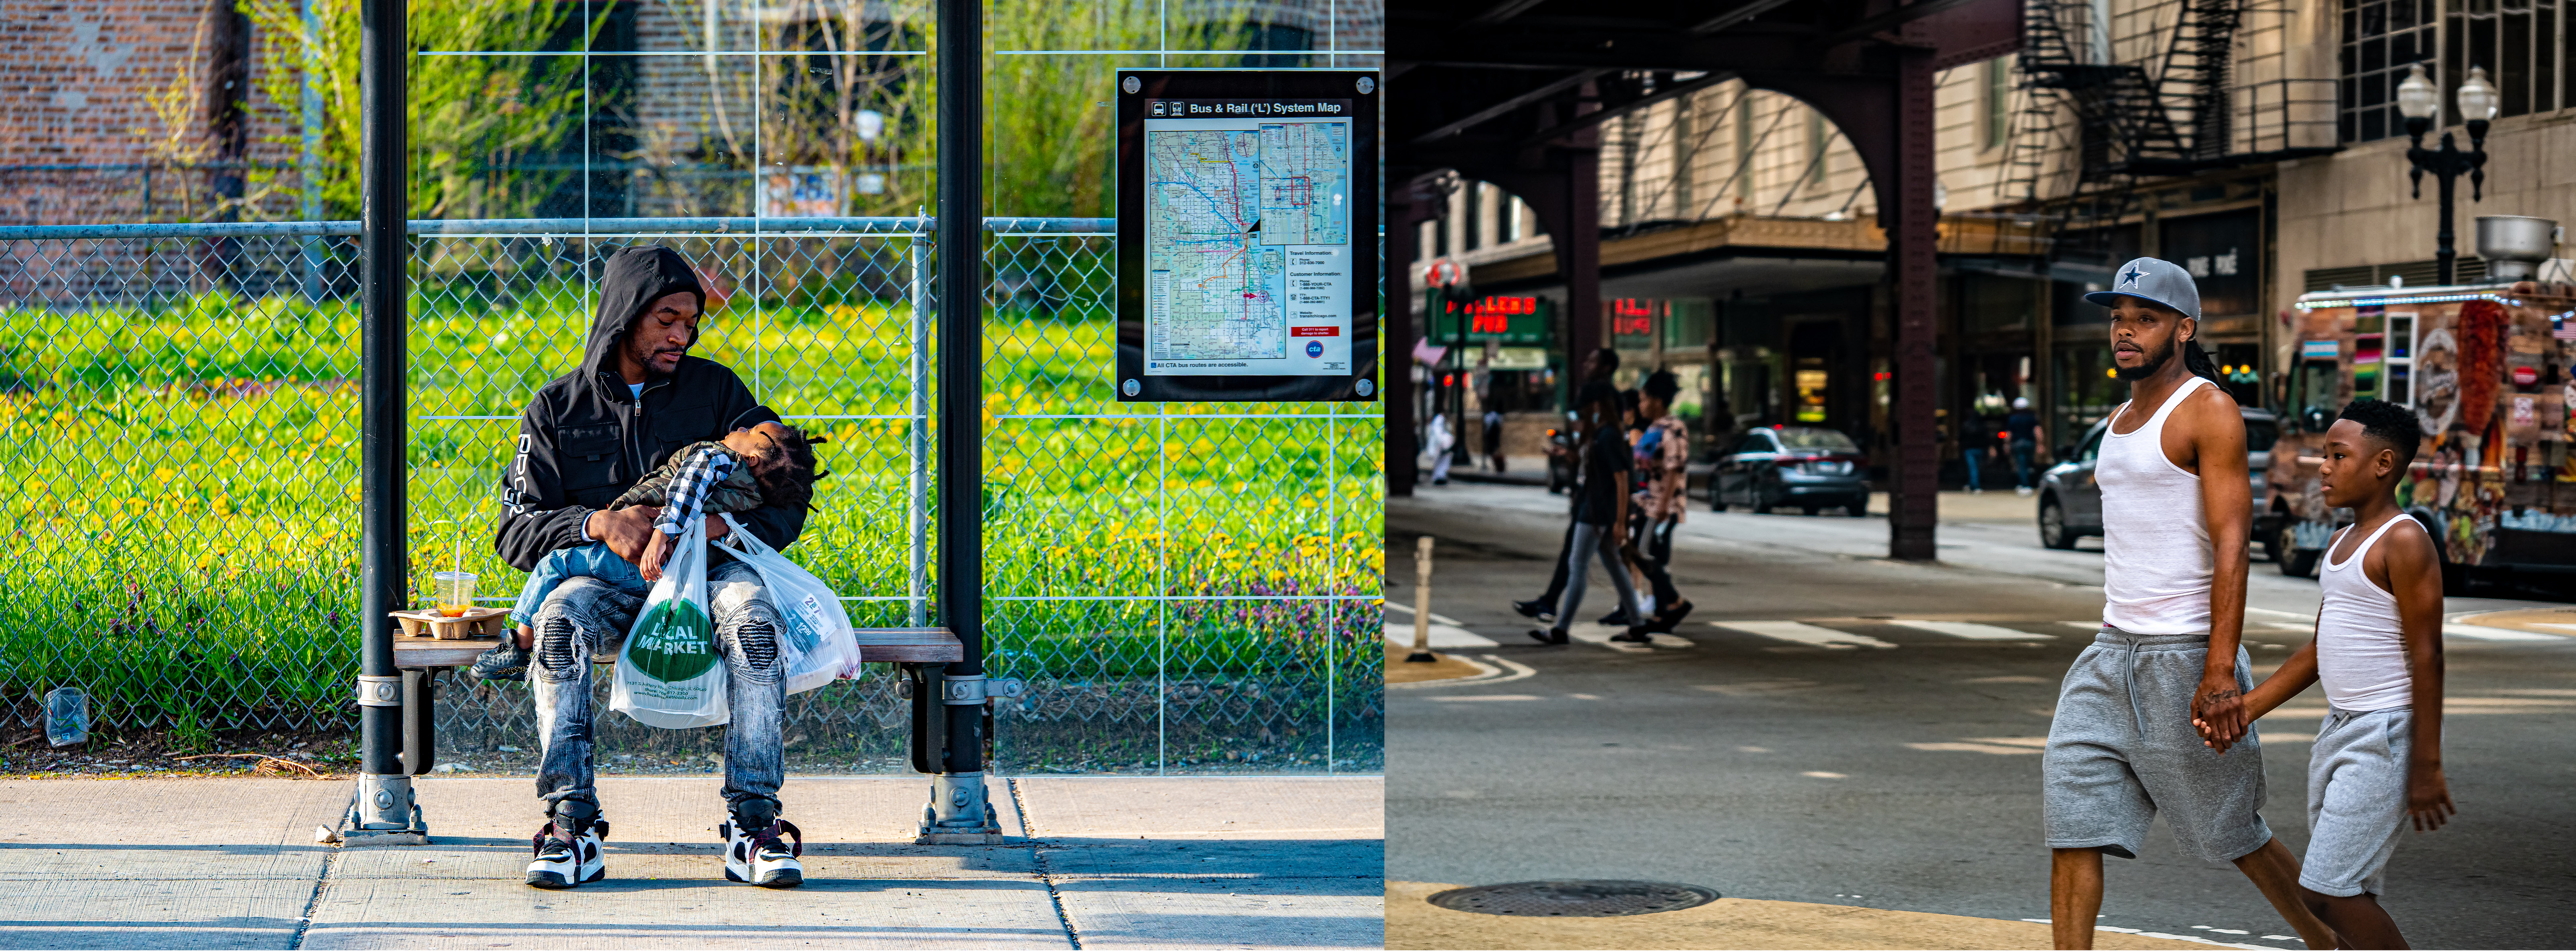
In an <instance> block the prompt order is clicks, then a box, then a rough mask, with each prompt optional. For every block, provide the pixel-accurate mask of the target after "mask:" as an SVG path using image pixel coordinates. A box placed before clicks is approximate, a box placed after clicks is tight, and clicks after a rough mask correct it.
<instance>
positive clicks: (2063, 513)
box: [2039, 406, 2281, 557]
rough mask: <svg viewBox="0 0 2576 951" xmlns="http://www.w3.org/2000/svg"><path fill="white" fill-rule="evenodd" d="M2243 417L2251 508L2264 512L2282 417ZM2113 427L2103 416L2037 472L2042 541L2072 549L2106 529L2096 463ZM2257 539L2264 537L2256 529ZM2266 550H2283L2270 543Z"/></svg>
mask: <svg viewBox="0 0 2576 951" xmlns="http://www.w3.org/2000/svg"><path fill="white" fill-rule="evenodd" d="M2237 412H2238V413H2239V414H2240V415H2242V416H2244V417H2245V469H2246V473H2247V481H2248V483H2250V486H2251V488H2252V490H2253V508H2252V511H2254V512H2255V513H2256V514H2258V515H2259V514H2260V513H2261V511H2262V500H2263V474H2264V472H2265V471H2266V470H2268V469H2270V468H2271V465H2272V444H2273V443H2274V442H2276V441H2278V440H2279V439H2280V438H2281V425H2280V421H2279V420H2278V419H2276V418H2274V417H2273V415H2272V413H2271V411H2269V410H2260V409H2253V408H2250V407H2243V406H2240V407H2237ZM2110 428H2111V418H2110V417H2108V416H2105V417H2103V418H2102V421H2101V422H2097V423H2094V424H2093V428H2091V429H2088V430H2085V432H2084V438H2083V440H2082V441H2079V442H2077V443H2076V444H2074V445H2072V446H2061V447H2058V449H2057V464H2056V465H2054V466H2050V467H2049V468H2048V471H2047V472H2045V473H2042V474H2041V475H2040V477H2039V543H2040V544H2042V545H2046V546H2048V547H2050V548H2073V547H2075V542H2076V540H2077V539H2080V538H2083V537H2084V536H2086V535H2096V536H2098V535H2100V534H2102V486H2101V484H2100V483H2097V482H2095V481H2093V464H2094V462H2095V461H2096V457H2098V456H2100V455H2101V454H2102V435H2103V434H2104V433H2105V432H2108V431H2109V430H2110ZM2254 537H2256V538H2262V537H2264V536H2263V534H2262V533H2261V532H2259V531H2258V532H2256V533H2255V536H2254ZM2264 548H2265V551H2264V554H2265V555H2266V556H2267V557H2277V556H2278V554H2279V552H2277V551H2274V550H2273V546H2272V545H2270V544H2268V543H2267V544H2266V545H2265V546H2264Z"/></svg>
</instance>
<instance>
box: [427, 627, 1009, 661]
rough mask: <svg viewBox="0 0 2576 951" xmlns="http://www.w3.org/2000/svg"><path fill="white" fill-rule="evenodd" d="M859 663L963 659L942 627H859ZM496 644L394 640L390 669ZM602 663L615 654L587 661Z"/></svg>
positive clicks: (469, 657) (467, 656)
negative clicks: (392, 662)
mask: <svg viewBox="0 0 2576 951" xmlns="http://www.w3.org/2000/svg"><path fill="white" fill-rule="evenodd" d="M858 635H859V660H860V662H862V663H869V664H949V663H955V662H957V661H961V660H965V659H966V649H965V648H964V647H963V646H960V645H959V644H958V643H957V635H955V634H952V633H949V631H948V629H947V628H944V627H863V628H859V629H858ZM498 643H500V642H499V641H497V640H494V639H491V638H477V639H473V640H460V641H442V640H436V639H432V638H427V637H396V638H394V666H395V667H398V668H401V669H403V670H436V669H438V668H441V667H466V666H470V665H472V664H473V663H474V658H475V656H476V655H479V654H481V653H483V652H484V651H487V650H491V649H492V646H493V645H495V644H498ZM591 660H592V661H594V662H596V663H602V664H611V663H616V662H617V655H615V654H608V655H603V656H599V657H593V658H591Z"/></svg>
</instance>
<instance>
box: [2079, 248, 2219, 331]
mask: <svg viewBox="0 0 2576 951" xmlns="http://www.w3.org/2000/svg"><path fill="white" fill-rule="evenodd" d="M2122 297H2135V298H2138V299H2139V300H2144V301H2148V302H2151V303H2157V304H2162V305H2164V306H2166V307H2171V308H2173V309H2175V310H2178V311H2181V312H2182V315H2183V316H2185V317H2189V318H2192V319H2194V320H2198V319H2200V285H2198V284H2195V283H2193V282H2192V279H2191V272H2189V271H2185V270H2183V269H2182V265H2179V264H2175V263H2173V262H2171V261H2163V260H2158V259H2156V258H2138V259H2135V260H2132V261H2130V262H2129V263H2127V264H2123V265H2120V269H2119V270H2117V271H2114V272H2112V273H2111V289H2110V290H2107V291H2094V292H2092V293H2090V294H2086V295H2084V299H2085V300H2088V301H2091V302H2093V303H2096V304H2100V305H2102V306H2104V307H2109V306H2111V305H2113V304H2117V303H2119V302H2120V298H2122Z"/></svg>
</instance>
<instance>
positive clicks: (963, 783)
mask: <svg viewBox="0 0 2576 951" xmlns="http://www.w3.org/2000/svg"><path fill="white" fill-rule="evenodd" d="M983 51H984V6H983V0H939V49H938V54H937V55H938V57H939V63H938V78H939V91H938V95H939V225H938V248H939V614H940V619H941V620H942V622H944V623H945V624H946V626H947V627H948V629H949V630H950V631H953V632H955V633H956V635H957V641H958V643H959V644H960V645H962V646H963V647H964V648H965V657H964V659H962V660H960V661H958V662H957V663H953V664H950V665H948V671H947V674H946V675H945V676H944V677H942V678H941V679H940V683H939V688H940V689H939V704H940V708H939V709H938V710H937V711H935V712H934V713H933V716H940V715H944V718H945V729H942V730H940V731H938V732H939V734H940V737H941V739H943V740H944V741H945V742H944V744H943V749H942V750H941V751H940V756H939V763H938V765H939V772H938V773H937V774H936V775H935V776H934V777H933V779H932V780H931V786H930V806H929V808H928V809H926V810H924V813H923V816H922V822H921V832H920V835H919V836H918V837H917V838H916V841H918V842H922V843H937V844H968V843H978V844H991V845H1000V844H1001V843H1002V829H1001V826H1000V824H999V823H998V822H997V821H996V819H995V817H994V812H993V807H992V804H991V803H989V802H987V801H986V799H985V793H984V715H985V709H986V707H985V699H984V594H983V583H984V505H983V500H984V484H983V483H984V451H983V429H984V425H983V423H984V417H983V413H984V341H983V321H984V287H983V284H984V253H983V249H984V189H983V178H984V168H983V166H984V55H983ZM925 732H926V731H916V732H915V733H914V735H913V742H915V743H923V742H925V741H927V740H929V739H930V737H928V736H926V735H924V734H925ZM919 758H920V757H915V759H916V760H918V759H919Z"/></svg>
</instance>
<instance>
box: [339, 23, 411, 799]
mask: <svg viewBox="0 0 2576 951" xmlns="http://www.w3.org/2000/svg"><path fill="white" fill-rule="evenodd" d="M407 13H408V11H407V10H406V4H405V2H404V0H365V2H364V3H363V5H362V6H361V8H360V14H359V15H360V20H361V23H360V33H359V52H358V68H359V74H358V83H359V89H360V98H361V100H362V105H361V107H360V120H359V125H360V136H361V140H360V141H361V146H360V147H361V151H362V155H361V165H362V167H361V170H360V184H359V206H358V216H359V242H360V243H359V251H360V254H361V260H362V264H361V267H362V268H364V271H365V274H364V280H365V284H364V290H363V297H362V298H361V302H362V308H363V311H362V318H361V320H360V328H361V329H360V331H359V367H360V369H359V392H360V400H361V404H360V405H361V410H360V424H361V427H362V429H361V433H360V436H359V450H358V452H359V457H358V469H359V481H360V485H361V492H362V505H363V511H362V514H361V516H360V528H361V532H362V533H363V539H364V540H363V541H362V542H361V543H360V555H359V557H360V573H359V584H360V585H361V589H360V592H359V599H358V628H359V632H360V633H359V641H358V643H359V657H358V672H359V678H358V691H359V706H358V742H359V747H360V753H359V766H358V773H359V775H358V796H357V801H356V803H355V804H354V805H353V806H352V807H351V812H350V822H349V826H348V829H347V830H345V831H344V832H343V835H344V836H364V835H366V834H367V833H370V832H376V833H380V834H389V835H403V834H418V833H421V832H424V831H426V830H424V829H422V828H420V818H419V810H418V809H417V808H416V807H415V806H414V804H413V801H412V791H411V777H410V776H409V775H408V772H409V770H407V769H406V768H405V765H404V763H403V761H402V751H403V735H402V727H403V707H402V702H401V693H402V686H401V685H402V681H401V672H400V671H397V670H395V669H394V640H393V639H394V628H395V622H394V620H393V618H392V617H390V616H389V615H390V614H391V613H392V612H394V611H398V610H402V609H403V608H405V607H408V606H409V603H410V595H409V588H410V575H411V568H410V565H409V563H408V561H407V555H408V553H407V551H406V550H405V538H404V516H405V513H404V498H405V492H406V491H407V489H406V485H405V481H406V480H405V472H404V465H405V456H404V447H405V442H406V440H407V438H408V436H407V433H406V431H405V430H406V427H405V423H404V411H405V409H404V408H405V399H404V394H403V374H404V368H405V365H406V362H405V355H404V339H403V337H404V334H405V333H406V332H407V330H408V329H409V325H410V320H409V311H408V307H409V297H410V291H411V288H410V286H409V284H410V282H409V280H408V277H409V274H408V267H409V264H410V258H411V254H410V245H409V241H410V239H409V238H407V237H405V236H404V233H403V230H404V224H405V222H406V220H407V219H409V218H410V216H411V214H410V211H411V209H410V196H409V193H408V182H409V178H410V165H409V162H408V155H407V148H408V145H407V143H406V137H405V131H406V130H405V128H404V125H405V122H406V121H407V119H408V116H409V110H408V108H407V104H406V102H405V94H404V93H405V89H404V87H405V75H404V67H405V60H406V59H407V58H408V57H409V56H410V55H411V50H410V41H409V40H408V39H407V38H406V30H405V28H404V26H405V25H404V17H405V16H406V15H407Z"/></svg>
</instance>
